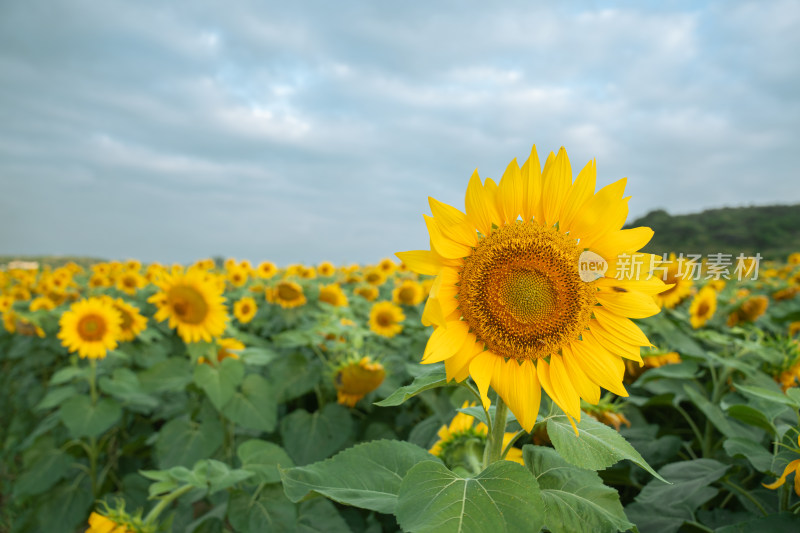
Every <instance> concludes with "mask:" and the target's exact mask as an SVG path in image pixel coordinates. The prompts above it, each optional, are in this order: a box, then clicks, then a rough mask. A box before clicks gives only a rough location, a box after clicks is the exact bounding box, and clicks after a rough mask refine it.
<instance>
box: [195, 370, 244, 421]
mask: <svg viewBox="0 0 800 533" xmlns="http://www.w3.org/2000/svg"><path fill="white" fill-rule="evenodd" d="M243 379H244V365H243V364H242V362H241V361H239V360H237V359H234V358H232V357H227V358H225V359H223V360H222V362H221V363H220V364H219V365H218V366H215V367H214V366H211V365H206V364H199V365H196V366H195V368H194V382H195V383H196V384H197V386H198V387H200V388H201V389H203V390H204V391H205V393H206V395H207V396H208V399H209V400H211V403H212V404H214V407H216V408H217V410H218V411H220V410H222V408H223V407H224V406H225V404H227V403H228V402H229V401H230V399H231V398H233V395H234V393H235V392H236V387H238V386H239V384H240V383H241V382H242V380H243Z"/></svg>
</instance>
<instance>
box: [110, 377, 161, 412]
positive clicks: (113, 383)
mask: <svg viewBox="0 0 800 533" xmlns="http://www.w3.org/2000/svg"><path fill="white" fill-rule="evenodd" d="M100 390H102V391H103V392H105V393H107V394H110V395H111V396H113V397H115V398H117V399H118V400H120V401H121V402H122V403H123V404H127V405H128V406H129V408H132V409H133V410H136V411H140V412H145V413H146V412H150V411H151V410H152V409H154V408H155V407H158V400H157V399H156V398H154V397H153V396H150V395H149V394H147V393H146V392H145V390H144V389H143V388H142V386H141V384H140V383H139V378H138V377H136V374H135V373H134V372H133V371H132V370H130V369H127V368H117V369H116V370H114V373H113V374H112V376H111V377H110V378H109V377H108V376H103V377H102V378H100Z"/></svg>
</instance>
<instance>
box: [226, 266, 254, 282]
mask: <svg viewBox="0 0 800 533" xmlns="http://www.w3.org/2000/svg"><path fill="white" fill-rule="evenodd" d="M226 275H227V278H228V283H230V284H231V285H232V286H234V287H241V286H243V285H244V284H245V283H247V276H248V275H249V271H248V269H247V268H246V267H243V266H241V265H233V266H232V267H230V268H228V269H227V273H226Z"/></svg>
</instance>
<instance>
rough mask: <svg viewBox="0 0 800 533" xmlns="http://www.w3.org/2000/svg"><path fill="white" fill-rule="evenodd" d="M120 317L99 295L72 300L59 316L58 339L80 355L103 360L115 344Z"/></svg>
mask: <svg viewBox="0 0 800 533" xmlns="http://www.w3.org/2000/svg"><path fill="white" fill-rule="evenodd" d="M121 322H122V317H121V316H120V314H119V312H117V310H116V309H114V307H113V306H112V305H111V304H109V303H108V302H106V301H104V300H102V299H101V298H89V299H87V300H81V301H79V302H75V303H74V304H72V306H71V307H70V308H69V310H68V311H65V312H64V314H62V315H61V320H60V321H59V325H60V326H61V329H60V330H59V332H58V338H59V339H61V344H62V345H64V346H65V347H67V348H68V349H69V351H70V352H78V355H79V356H81V358H86V357H88V358H90V359H103V358H104V357H105V356H106V354H107V353H108V350H113V349H115V348H116V347H117V339H118V338H119V334H120V324H121Z"/></svg>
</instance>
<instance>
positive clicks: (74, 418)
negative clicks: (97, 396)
mask: <svg viewBox="0 0 800 533" xmlns="http://www.w3.org/2000/svg"><path fill="white" fill-rule="evenodd" d="M59 413H60V415H61V421H62V422H64V425H65V426H67V429H69V432H70V433H71V434H72V436H73V437H75V438H80V437H97V436H99V435H102V434H103V433H105V431H106V430H108V428H110V427H111V426H113V425H114V423H115V422H116V421H117V420H119V418H120V416H122V408H121V407H120V405H119V403H117V402H116V401H115V400H112V399H110V398H104V399H102V400H100V401H98V402H97V404H95V405H92V401H91V400H90V399H89V397H88V396H83V395H81V396H73V397H72V398H70V399H68V400H67V401H65V402H64V403H63V404H62V405H61V409H60V410H59Z"/></svg>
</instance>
